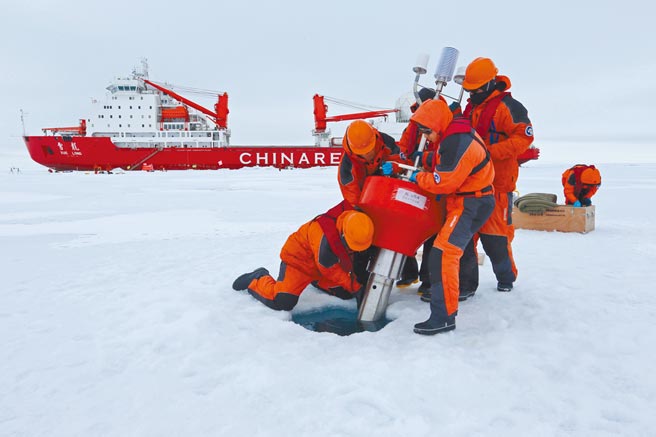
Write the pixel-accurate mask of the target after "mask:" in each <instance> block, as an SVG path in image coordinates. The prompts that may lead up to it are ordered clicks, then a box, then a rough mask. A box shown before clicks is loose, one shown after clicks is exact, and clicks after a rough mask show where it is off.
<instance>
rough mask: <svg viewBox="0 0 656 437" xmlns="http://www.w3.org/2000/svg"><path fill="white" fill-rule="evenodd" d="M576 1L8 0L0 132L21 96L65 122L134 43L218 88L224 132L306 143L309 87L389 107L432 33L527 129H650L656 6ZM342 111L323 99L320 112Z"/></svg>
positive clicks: (81, 113) (156, 71) (126, 69)
mask: <svg viewBox="0 0 656 437" xmlns="http://www.w3.org/2000/svg"><path fill="white" fill-rule="evenodd" d="M577 3H578V2H575V1H571V0H570V1H560V0H557V1H550V2H539V3H533V2H528V1H525V0H523V1H507V2H503V1H502V2H486V1H469V2H466V3H458V2H440V1H436V0H432V1H425V0H418V1H415V2H401V1H394V2H392V1H387V0H376V1H359V2H356V1H354V0H350V1H349V0H331V1H330V2H323V3H321V2H315V1H308V0H305V1H285V0H280V1H277V2H265V1H221V0H219V1H205V0H198V1H193V2H187V3H181V2H176V3H174V4H170V5H167V2H155V1H152V0H142V1H126V0H118V1H113V2H110V3H106V2H105V3H102V4H101V3H98V4H95V2H88V1H78V0H72V1H61V2H51V1H45V0H32V1H30V2H20V3H19V2H12V3H10V4H6V5H3V11H2V17H1V18H0V49H1V59H2V61H3V66H2V69H0V79H2V84H3V86H4V87H5V89H4V90H3V93H2V95H3V97H4V98H3V104H2V107H1V111H2V113H1V117H0V120H1V121H0V128H1V131H2V134H0V147H1V148H6V147H9V148H12V149H13V148H15V147H23V146H22V144H21V140H20V135H21V131H22V129H21V124H20V113H19V110H20V109H23V110H25V111H26V112H27V118H26V127H27V133H28V134H33V135H34V134H40V132H41V131H40V128H41V127H45V126H67V125H75V124H77V120H78V119H79V118H84V117H86V116H88V111H87V107H88V104H89V101H90V99H91V98H92V97H94V98H104V94H105V87H106V86H107V85H108V84H109V82H110V81H111V79H112V78H113V77H115V76H126V75H128V74H129V73H130V72H131V70H132V69H133V67H135V66H137V65H138V64H139V60H140V58H142V57H145V58H147V59H148V62H149V65H150V77H151V79H153V80H158V81H168V82H169V83H173V84H179V85H185V86H191V87H197V88H208V89H215V90H222V91H227V92H228V94H229V96H230V116H229V125H230V127H231V129H232V143H233V144H235V145H237V144H284V143H290V144H310V143H312V136H311V130H312V128H313V127H314V126H313V118H312V96H313V94H315V93H319V94H323V95H326V96H331V97H336V98H340V99H345V100H350V101H354V102H359V103H365V104H369V105H373V106H379V107H393V105H394V103H395V101H396V99H397V98H398V97H399V96H400V95H402V94H404V93H406V92H408V91H410V89H411V86H412V81H413V79H414V73H412V67H413V65H414V63H415V61H416V59H417V55H419V54H420V53H428V54H430V55H431V61H430V63H429V75H427V76H425V77H424V80H423V84H424V85H433V82H432V81H431V80H430V79H431V78H432V73H433V71H434V68H435V64H436V62H437V60H438V58H439V55H440V52H441V50H442V47H444V46H452V47H455V48H457V49H459V50H460V57H459V62H458V65H466V64H467V63H468V62H469V61H471V60H472V59H474V58H475V57H478V56H486V57H490V58H492V59H493V60H494V61H495V62H496V64H497V66H498V67H499V70H500V73H501V74H506V75H508V76H509V77H510V78H511V80H512V82H513V87H512V90H511V91H512V92H513V95H514V96H515V98H517V99H518V100H519V101H521V102H522V103H524V105H525V106H526V107H527V108H528V110H529V116H530V117H531V119H532V121H533V124H534V128H535V135H536V144H539V141H540V138H544V139H556V138H559V139H560V138H562V139H568V138H572V139H576V140H580V139H582V138H583V139H584V138H590V139H595V140H597V139H601V138H611V139H613V140H618V139H619V140H622V139H625V138H627V139H632V140H633V139H640V140H645V141H650V140H651V139H652V138H653V134H652V131H653V128H652V126H653V125H654V120H656V109H654V102H655V101H656V85H655V84H654V82H653V81H654V78H656V42H655V41H656V30H655V29H654V27H655V26H654V21H653V16H654V13H655V12H656V6H654V5H653V4H652V3H651V2H647V1H644V0H643V1H640V2H639V1H636V0H628V1H622V2H618V1H605V0H603V1H598V2H585V5H581V6H578V5H577ZM581 3H583V2H581ZM458 90H459V88H457V86H456V85H455V84H449V85H448V86H447V88H446V89H445V91H446V92H447V93H448V94H457V92H458ZM189 97H190V98H192V100H193V99H194V98H195V96H191V95H190V96H189ZM201 102H202V103H205V104H207V105H210V104H211V102H209V101H201ZM345 112H353V110H352V109H350V108H343V107H340V106H336V105H329V115H330V114H332V115H336V114H341V113H345ZM339 130H340V127H339V126H336V127H335V128H333V131H334V132H335V133H337V132H338V131H339Z"/></svg>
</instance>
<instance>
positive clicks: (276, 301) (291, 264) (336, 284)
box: [248, 202, 373, 311]
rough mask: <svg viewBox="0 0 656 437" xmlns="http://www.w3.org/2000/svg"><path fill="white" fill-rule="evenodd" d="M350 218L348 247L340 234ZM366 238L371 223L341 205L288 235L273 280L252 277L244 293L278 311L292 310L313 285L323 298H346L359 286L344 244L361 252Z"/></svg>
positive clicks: (369, 237) (350, 250)
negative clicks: (351, 233) (353, 237)
mask: <svg viewBox="0 0 656 437" xmlns="http://www.w3.org/2000/svg"><path fill="white" fill-rule="evenodd" d="M354 214H355V215H357V217H356V216H355V215H354ZM362 216H364V217H362ZM355 219H357V221H356V222H353V223H352V224H351V228H352V230H353V231H354V232H356V233H360V235H359V236H357V237H356V239H359V240H358V241H359V242H356V243H353V242H350V240H348V238H345V237H347V236H345V235H343V231H344V228H345V222H349V221H351V222H352V221H353V220H355ZM362 233H365V234H366V235H364V237H363V236H362ZM372 238H373V224H372V223H371V220H370V219H369V218H368V217H367V216H366V215H365V214H363V213H361V212H356V211H354V210H352V208H351V207H350V205H348V204H347V203H346V202H342V203H340V204H338V205H336V206H335V207H333V208H331V209H330V210H328V211H327V212H326V213H324V214H321V215H319V216H317V217H315V218H314V219H312V220H310V221H309V222H307V223H305V224H304V225H302V226H301V227H300V228H299V229H298V230H297V231H296V232H294V233H293V234H292V235H290V236H289V238H287V241H286V242H285V245H284V246H283V247H282V250H281V251H280V259H281V261H282V262H281V263H280V272H279V274H278V279H277V280H276V279H274V278H273V277H271V276H270V275H268V274H266V275H262V276H260V277H257V278H255V279H253V280H252V281H251V282H250V283H249V284H248V292H249V293H250V294H251V295H252V296H253V297H255V298H256V299H257V300H259V301H260V302H262V303H263V304H265V305H266V306H268V307H269V308H272V309H274V310H284V311H289V310H291V309H292V308H294V306H296V303H297V302H298V298H299V296H300V295H301V293H302V292H303V290H305V288H306V287H307V286H308V285H309V284H310V283H313V282H315V283H316V284H317V286H318V288H320V289H322V290H324V291H326V292H328V293H329V294H332V295H334V296H337V297H339V298H341V299H350V298H351V297H353V295H354V294H355V293H356V292H357V291H358V290H359V289H360V287H361V284H360V283H359V282H358V280H357V279H356V277H355V275H354V274H353V259H352V256H353V252H354V250H353V249H351V247H349V246H353V247H354V248H355V249H357V250H366V249H367V248H369V246H370V244H371V239H372ZM363 241H365V242H364V243H363ZM366 241H368V243H366ZM347 243H348V244H347ZM358 245H359V246H358Z"/></svg>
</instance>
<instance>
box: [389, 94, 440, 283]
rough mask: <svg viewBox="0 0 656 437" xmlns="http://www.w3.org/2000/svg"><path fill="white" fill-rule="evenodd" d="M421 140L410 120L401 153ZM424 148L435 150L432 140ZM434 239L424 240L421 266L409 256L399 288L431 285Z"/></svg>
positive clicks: (429, 96)
mask: <svg viewBox="0 0 656 437" xmlns="http://www.w3.org/2000/svg"><path fill="white" fill-rule="evenodd" d="M418 95H419V100H420V102H421V103H423V102H425V101H427V100H431V99H433V98H435V90H433V89H431V88H422V89H420V90H419V92H418ZM440 98H441V97H440ZM417 108H419V104H418V103H417V102H415V103H413V104H412V105H411V106H410V112H412V113H413V114H414V112H415V111H416V110H417ZM420 140H421V133H419V131H418V130H417V124H416V123H414V122H412V121H411V122H409V123H408V126H406V128H405V129H404V130H403V133H402V134H401V139H400V140H399V149H400V151H401V155H402V156H406V157H409V156H411V155H412V154H413V153H414V152H415V151H416V150H417V147H418V146H419V142H420ZM424 150H433V145H432V144H431V143H430V142H427V143H426V144H425V145H424ZM434 240H435V236H432V237H430V238H429V239H428V240H426V241H425V242H424V255H423V257H422V259H421V268H420V267H419V264H418V263H417V258H416V257H414V256H409V257H407V258H406V259H405V263H404V264H403V270H402V271H401V278H400V279H399V280H398V281H396V286H397V287H398V288H406V287H409V286H411V285H412V284H414V283H416V282H417V281H418V280H419V279H421V282H422V283H421V285H420V286H419V290H418V291H419V293H423V292H424V291H426V290H428V288H429V287H430V282H429V281H428V252H430V248H431V247H432V246H433V241H434Z"/></svg>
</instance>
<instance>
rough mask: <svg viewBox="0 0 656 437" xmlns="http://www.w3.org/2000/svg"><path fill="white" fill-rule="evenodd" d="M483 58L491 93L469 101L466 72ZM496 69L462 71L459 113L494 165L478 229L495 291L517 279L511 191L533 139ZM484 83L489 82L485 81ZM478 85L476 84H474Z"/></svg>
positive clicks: (524, 116) (507, 81)
mask: <svg viewBox="0 0 656 437" xmlns="http://www.w3.org/2000/svg"><path fill="white" fill-rule="evenodd" d="M483 61H487V62H488V63H489V64H491V66H492V68H494V70H493V73H492V76H491V78H490V79H491V80H494V81H495V82H494V83H495V85H494V88H493V90H492V92H491V93H490V94H489V95H488V96H487V97H486V98H485V100H484V101H483V102H481V103H475V102H474V101H473V100H474V99H475V98H476V94H474V93H472V92H471V91H472V88H471V86H470V88H468V85H467V74H469V73H470V69H471V67H472V66H477V65H478V64H476V63H477V62H483ZM497 71H498V70H497V69H496V67H494V64H493V63H492V61H491V60H489V59H487V58H478V59H476V60H474V61H473V62H472V63H471V64H470V65H469V66H468V67H467V72H466V73H465V81H464V82H463V87H464V88H465V89H467V90H468V91H470V95H471V96H472V97H470V99H468V103H467V106H466V107H465V111H464V113H463V115H464V116H465V117H468V118H469V119H470V120H471V124H472V126H473V127H474V129H476V132H477V133H478V134H479V135H480V136H481V138H482V139H483V140H484V141H485V145H486V146H487V149H488V150H489V152H490V157H491V158H492V164H493V165H494V171H495V177H494V183H493V185H494V191H495V199H496V206H495V209H494V212H493V213H492V215H491V216H490V218H489V220H488V221H487V222H486V223H485V224H484V225H483V227H482V228H481V229H480V231H479V235H480V239H481V243H482V245H483V249H484V250H485V253H486V254H487V255H488V256H489V257H490V260H491V262H492V270H493V271H494V273H495V275H496V278H497V281H498V283H499V284H498V286H497V289H499V291H510V289H512V284H513V283H514V282H515V279H516V278H517V267H516V266H515V260H514V259H513V255H512V246H511V243H512V240H513V238H514V236H515V228H514V226H513V224H512V193H513V191H515V189H516V183H517V177H518V175H519V163H518V162H517V157H518V156H519V155H521V154H522V153H523V152H524V151H525V150H526V149H528V148H529V146H530V145H531V143H532V142H533V126H532V125H531V120H530V119H529V118H528V112H527V110H526V108H525V107H524V106H523V105H522V104H521V103H520V102H518V101H517V100H515V99H514V98H513V97H512V96H511V94H510V93H509V92H508V90H509V89H510V86H511V83H510V79H509V78H508V77H506V76H500V75H496V72H497ZM486 83H490V81H489V80H488V81H487V82H486ZM476 85H478V84H476Z"/></svg>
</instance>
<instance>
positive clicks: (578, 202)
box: [572, 200, 581, 208]
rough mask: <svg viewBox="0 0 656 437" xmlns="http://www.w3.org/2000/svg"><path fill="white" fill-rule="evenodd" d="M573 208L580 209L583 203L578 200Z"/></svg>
mask: <svg viewBox="0 0 656 437" xmlns="http://www.w3.org/2000/svg"><path fill="white" fill-rule="evenodd" d="M572 206H573V207H575V208H579V207H580V206H581V202H580V201H579V200H577V201H576V202H574V203H572Z"/></svg>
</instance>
